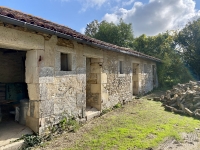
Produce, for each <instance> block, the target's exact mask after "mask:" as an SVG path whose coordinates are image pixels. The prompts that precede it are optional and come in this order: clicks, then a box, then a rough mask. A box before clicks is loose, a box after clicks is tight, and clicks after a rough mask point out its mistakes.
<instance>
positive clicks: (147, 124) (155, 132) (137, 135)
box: [68, 100, 200, 150]
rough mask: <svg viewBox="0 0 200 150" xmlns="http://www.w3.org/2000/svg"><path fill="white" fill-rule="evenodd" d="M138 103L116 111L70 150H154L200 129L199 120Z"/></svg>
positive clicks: (154, 104) (146, 102)
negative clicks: (160, 145) (181, 134)
mask: <svg viewBox="0 0 200 150" xmlns="http://www.w3.org/2000/svg"><path fill="white" fill-rule="evenodd" d="M138 101H141V102H142V103H137V104H132V103H131V104H128V105H127V106H126V107H125V108H124V109H123V108H119V109H117V110H115V111H117V115H116V113H113V114H112V112H110V113H108V115H107V116H106V117H105V118H104V120H103V123H101V124H99V125H98V126H96V127H95V128H93V129H91V131H90V132H88V133H87V134H85V135H84V137H83V138H82V139H81V140H80V141H77V142H76V145H75V146H73V147H72V148H71V149H72V150H76V149H77V150H81V149H84V150H85V149H87V150H88V149H91V150H98V149H104V150H110V149H120V150H127V149H145V148H148V147H156V146H157V145H158V144H159V143H161V142H162V141H163V140H164V139H165V138H166V137H173V138H175V139H177V140H181V136H180V133H182V132H192V131H194V129H195V128H199V127H200V125H199V123H200V121H199V120H195V119H193V118H191V117H187V116H180V115H177V114H173V113H171V112H166V111H164V109H163V108H162V107H161V106H160V105H161V103H159V102H154V101H147V100H138ZM68 149H69V148H68Z"/></svg>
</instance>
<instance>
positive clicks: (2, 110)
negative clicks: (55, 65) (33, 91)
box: [0, 48, 32, 149]
mask: <svg viewBox="0 0 200 150" xmlns="http://www.w3.org/2000/svg"><path fill="white" fill-rule="evenodd" d="M25 60H26V51H17V50H11V49H2V48H0V133H1V134H0V149H1V146H4V145H7V144H9V143H10V141H12V140H16V139H17V138H20V137H21V136H22V135H23V134H27V133H28V134H30V133H32V131H31V130H30V129H29V128H27V127H26V126H25V124H23V125H22V124H20V116H19V115H20V111H19V108H20V100H22V99H27V100H28V90H27V84H26V83H25Z"/></svg>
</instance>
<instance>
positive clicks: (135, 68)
mask: <svg viewBox="0 0 200 150" xmlns="http://www.w3.org/2000/svg"><path fill="white" fill-rule="evenodd" d="M132 68H133V75H132V88H133V95H138V94H139V76H138V75H139V64H137V63H133V66H132Z"/></svg>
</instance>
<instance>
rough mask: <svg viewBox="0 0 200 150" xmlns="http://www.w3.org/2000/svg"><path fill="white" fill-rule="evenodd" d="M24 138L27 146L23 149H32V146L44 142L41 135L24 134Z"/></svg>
mask: <svg viewBox="0 0 200 150" xmlns="http://www.w3.org/2000/svg"><path fill="white" fill-rule="evenodd" d="M21 139H23V140H24V144H25V146H24V147H23V148H22V149H23V150H27V149H30V147H34V146H38V145H40V143H41V142H42V138H41V137H40V136H39V135H29V134H27V135H24V136H22V138H21Z"/></svg>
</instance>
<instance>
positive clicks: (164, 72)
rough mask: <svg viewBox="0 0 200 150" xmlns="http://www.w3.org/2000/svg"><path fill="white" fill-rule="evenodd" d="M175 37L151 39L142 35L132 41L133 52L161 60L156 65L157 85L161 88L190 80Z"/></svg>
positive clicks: (166, 35) (154, 37)
mask: <svg viewBox="0 0 200 150" xmlns="http://www.w3.org/2000/svg"><path fill="white" fill-rule="evenodd" d="M176 35H177V34H176V32H174V33H170V32H165V33H162V34H158V35H157V36H151V37H147V36H146V35H144V34H143V35H141V36H140V37H138V38H136V39H135V40H134V46H135V50H137V51H140V52H142V53H145V54H148V55H151V56H154V57H157V58H160V59H161V60H162V63H159V64H158V65H157V66H158V78H159V84H160V86H162V87H171V86H173V85H175V84H177V83H182V82H187V81H189V80H190V79H192V78H191V76H190V74H189V72H188V70H187V68H186V67H185V65H184V62H183V59H182V57H181V53H180V52H179V51H178V49H177V44H176V43H175V39H176Z"/></svg>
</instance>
